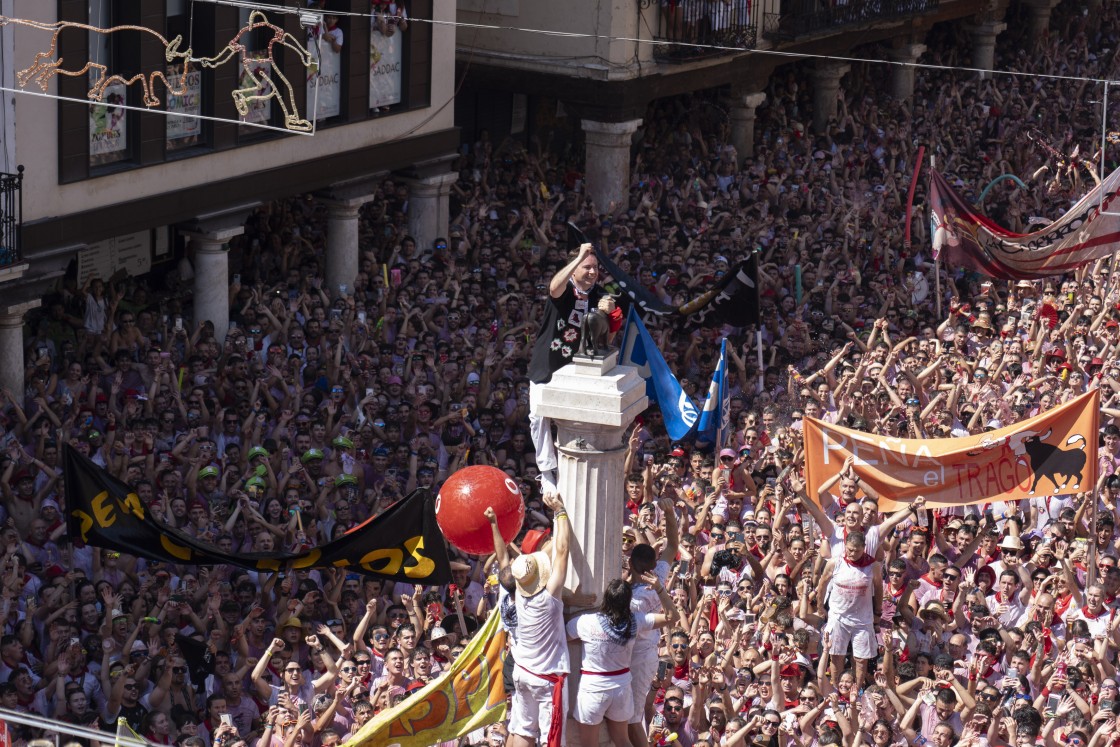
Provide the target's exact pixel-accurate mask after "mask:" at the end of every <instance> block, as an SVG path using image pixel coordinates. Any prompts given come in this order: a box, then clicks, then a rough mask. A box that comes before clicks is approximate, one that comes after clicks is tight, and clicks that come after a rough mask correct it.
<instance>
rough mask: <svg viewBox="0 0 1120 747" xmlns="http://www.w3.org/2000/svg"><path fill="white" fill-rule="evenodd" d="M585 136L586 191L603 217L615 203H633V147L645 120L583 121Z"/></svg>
mask: <svg viewBox="0 0 1120 747" xmlns="http://www.w3.org/2000/svg"><path fill="white" fill-rule="evenodd" d="M580 124H581V125H582V126H583V134H584V147H585V152H584V173H585V180H584V191H585V193H586V194H587V196H589V197H590V198H591V200H592V201H593V202H594V203H595V209H596V210H597V211H598V212H600V213H606V212H608V211H609V210H610V204H611V203H612V202H613V203H615V204H620V205H628V204H629V203H630V144H631V141H632V140H633V137H634V133H635V132H636V131H637V129H638V127H639V126H640V125H641V124H642V120H641V119H628V120H626V121H624V122H599V121H596V120H594V119H584V120H581V122H580Z"/></svg>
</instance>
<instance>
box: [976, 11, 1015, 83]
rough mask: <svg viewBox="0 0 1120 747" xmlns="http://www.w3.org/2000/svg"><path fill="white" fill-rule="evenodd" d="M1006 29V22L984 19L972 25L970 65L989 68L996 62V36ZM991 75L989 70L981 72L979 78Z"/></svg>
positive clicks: (983, 68)
mask: <svg viewBox="0 0 1120 747" xmlns="http://www.w3.org/2000/svg"><path fill="white" fill-rule="evenodd" d="M1006 29H1007V24H1006V23H1002V22H1000V21H986V22H985V23H981V24H979V25H977V26H973V27H972V28H971V29H970V31H971V33H972V66H973V67H975V68H978V69H980V70H983V71H986V70H991V69H992V68H993V67H994V66H995V64H996V37H997V36H999V35H1000V34H1002V33H1003V32H1004V31H1005V30H1006ZM990 77H992V74H991V73H989V72H981V73H980V79H981V80H985V79H987V78H990Z"/></svg>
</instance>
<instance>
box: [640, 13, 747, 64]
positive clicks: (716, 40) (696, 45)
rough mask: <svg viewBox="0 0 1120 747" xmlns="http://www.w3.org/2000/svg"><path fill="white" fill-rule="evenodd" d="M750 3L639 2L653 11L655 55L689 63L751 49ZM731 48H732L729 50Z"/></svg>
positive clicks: (666, 59)
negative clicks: (657, 42)
mask: <svg viewBox="0 0 1120 747" xmlns="http://www.w3.org/2000/svg"><path fill="white" fill-rule="evenodd" d="M751 5H752V2H751V0H642V6H643V7H653V8H655V9H656V14H655V15H656V19H657V21H656V23H657V26H656V28H655V29H654V34H653V37H654V39H655V40H656V41H659V42H663V43H661V44H658V45H656V46H655V47H654V56H655V57H657V59H659V60H663V61H673V60H676V61H683V60H692V59H696V58H698V57H710V56H713V55H721V54H728V53H730V52H732V51H734V49H754V47H755V44H756V42H757V40H758V35H757V34H756V26H755V24H754V22H753V20H752V17H751ZM732 48H733V49H732Z"/></svg>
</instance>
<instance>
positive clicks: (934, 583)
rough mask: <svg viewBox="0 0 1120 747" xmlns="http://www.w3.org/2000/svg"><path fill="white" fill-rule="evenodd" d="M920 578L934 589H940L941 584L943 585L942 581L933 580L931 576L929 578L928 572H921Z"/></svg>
mask: <svg viewBox="0 0 1120 747" xmlns="http://www.w3.org/2000/svg"><path fill="white" fill-rule="evenodd" d="M922 580H923V581H925V582H926V583H927V584H929V585H930V586H932V587H933V588H935V589H940V588H941V587H942V586H944V583H943V582H941V581H934V580H933V579H932V578H930V577H929V574H928V573H925V574H922Z"/></svg>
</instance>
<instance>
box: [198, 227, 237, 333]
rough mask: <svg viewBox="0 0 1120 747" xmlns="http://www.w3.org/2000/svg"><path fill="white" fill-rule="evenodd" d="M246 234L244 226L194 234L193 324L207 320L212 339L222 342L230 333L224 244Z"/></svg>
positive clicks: (227, 249) (228, 279)
mask: <svg viewBox="0 0 1120 747" xmlns="http://www.w3.org/2000/svg"><path fill="white" fill-rule="evenodd" d="M244 232H245V227H244V226H243V225H239V226H233V227H229V228H223V229H219V230H213V231H196V232H191V233H189V234H188V235H189V236H190V237H191V248H192V249H194V320H195V323H198V322H202V321H205V320H210V321H211V322H213V324H214V337H215V338H216V339H217V340H218V342H225V339H226V332H228V331H229V282H230V278H229V247H228V246H226V242H228V241H229V240H230V239H232V238H233V237H234V236H240V235H241V234H242V233H244Z"/></svg>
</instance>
